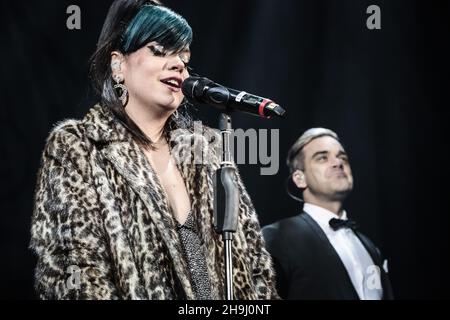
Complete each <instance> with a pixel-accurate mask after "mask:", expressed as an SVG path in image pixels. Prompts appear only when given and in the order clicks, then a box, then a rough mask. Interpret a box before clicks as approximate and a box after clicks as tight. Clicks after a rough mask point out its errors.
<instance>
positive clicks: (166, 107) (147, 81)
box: [112, 42, 191, 113]
mask: <svg viewBox="0 0 450 320" xmlns="http://www.w3.org/2000/svg"><path fill="white" fill-rule="evenodd" d="M190 55H191V54H190V51H189V49H188V48H187V49H185V50H183V51H181V52H179V53H172V52H166V50H165V48H164V47H163V46H161V45H159V44H158V43H157V42H150V43H148V44H147V45H146V46H145V47H143V48H141V49H139V50H137V51H135V52H133V53H131V54H129V55H127V56H122V55H121V54H118V53H113V55H112V63H114V60H115V59H119V61H121V65H120V68H119V70H117V69H116V70H114V68H113V75H115V74H117V73H120V75H121V76H122V79H123V80H124V84H125V85H126V87H127V88H128V92H129V103H137V104H140V105H143V106H145V107H150V108H157V109H158V110H157V111H160V112H163V113H166V112H170V113H173V112H174V111H175V110H176V109H177V108H178V107H179V106H180V104H181V102H182V101H183V99H184V96H183V93H182V91H181V84H182V83H183V81H184V80H185V79H186V78H187V77H188V76H189V73H188V71H187V64H188V63H189V60H190Z"/></svg>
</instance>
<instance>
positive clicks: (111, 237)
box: [30, 105, 278, 300]
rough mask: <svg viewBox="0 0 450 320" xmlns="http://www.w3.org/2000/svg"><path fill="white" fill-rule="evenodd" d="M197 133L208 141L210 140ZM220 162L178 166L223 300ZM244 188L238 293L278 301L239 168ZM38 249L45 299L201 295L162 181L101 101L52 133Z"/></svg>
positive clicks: (37, 209)
mask: <svg viewBox="0 0 450 320" xmlns="http://www.w3.org/2000/svg"><path fill="white" fill-rule="evenodd" d="M208 130H211V131H212V129H209V128H208ZM192 138H193V139H203V140H201V141H202V142H203V143H205V144H204V145H203V147H207V141H206V142H205V141H204V138H203V137H197V136H196V135H195V134H194V133H192ZM176 143H177V142H176V139H174V140H171V145H176ZM208 152H210V153H211V151H208ZM211 154H212V153H211ZM215 159H216V161H215V162H214V161H213V162H212V163H210V164H208V165H206V164H205V165H198V164H192V163H181V164H177V165H178V168H179V169H180V172H181V174H182V176H183V178H184V180H185V184H186V187H187V190H188V192H189V196H190V198H191V202H192V210H193V213H194V214H195V216H196V217H197V220H198V223H199V227H200V230H201V237H202V239H201V240H202V243H203V246H204V249H205V257H206V261H207V269H208V272H209V276H210V278H211V292H212V293H213V297H214V299H224V280H225V275H224V271H223V270H224V258H223V244H222V240H221V239H220V236H218V235H217V234H216V233H215V231H214V228H213V189H212V183H213V182H212V174H213V172H214V170H215V169H217V167H218V160H217V156H215ZM238 184H239V188H240V192H241V198H240V204H239V226H238V230H237V232H236V235H235V237H234V243H233V253H234V257H233V264H234V284H235V297H236V299H272V298H277V297H278V296H277V293H276V290H275V283H274V271H273V269H272V261H271V258H270V255H269V254H268V252H267V251H266V249H265V248H264V241H263V238H262V236H261V231H260V225H259V222H258V219H257V216H256V214H255V210H254V207H253V205H252V202H251V200H250V198H249V196H248V193H247V191H246V189H245V187H244V185H243V184H242V181H241V178H240V177H239V174H238ZM30 248H31V249H32V250H33V251H34V253H35V254H36V255H37V259H38V262H37V267H36V272H35V287H36V290H37V292H38V294H39V297H40V298H41V299H138V300H140V299H156V300H162V299H187V300H190V299H195V295H194V293H193V288H192V284H191V280H190V277H189V273H188V272H187V263H186V261H184V258H183V254H182V247H181V243H180V240H179V235H178V233H177V231H176V221H175V219H174V218H173V217H172V214H171V212H170V209H169V207H168V204H167V202H166V198H165V196H164V191H163V189H162V187H161V184H160V183H159V181H158V179H157V177H156V174H155V172H154V171H153V169H152V167H151V166H150V164H149V162H148V160H147V158H146V157H145V155H144V153H143V152H142V151H141V149H140V147H139V146H138V145H137V144H136V142H134V140H133V139H132V138H131V135H130V133H129V132H128V130H127V129H125V127H124V126H123V125H122V124H121V123H120V122H119V121H117V119H116V118H115V117H114V115H113V114H112V112H111V111H110V110H109V109H107V108H103V107H101V106H99V105H97V106H95V107H93V108H92V109H91V110H90V111H89V112H88V114H87V115H86V116H85V118H84V119H83V120H65V121H63V122H61V123H59V124H57V125H56V126H55V127H54V129H53V130H52V132H51V134H50V135H49V137H48V140H47V143H46V147H45V150H44V152H43V155H42V162H41V167H40V170H39V173H38V181H37V187H36V192H35V199H34V211H33V217H32V228H31V243H30Z"/></svg>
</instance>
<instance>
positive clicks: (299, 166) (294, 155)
mask: <svg viewBox="0 0 450 320" xmlns="http://www.w3.org/2000/svg"><path fill="white" fill-rule="evenodd" d="M327 136H328V137H332V138H334V139H336V140H337V141H339V137H338V135H337V134H336V133H335V132H334V131H331V130H330V129H325V128H312V129H308V130H306V131H305V133H303V134H302V135H301V136H300V138H298V140H297V141H296V142H295V143H294V145H293V146H292V147H291V149H290V150H289V152H288V156H287V166H288V168H289V173H290V174H292V173H294V171H296V170H304V169H305V168H304V165H305V158H304V155H303V152H302V150H303V148H304V147H305V146H306V145H307V144H308V143H310V142H311V141H313V140H314V139H317V138H321V137H327Z"/></svg>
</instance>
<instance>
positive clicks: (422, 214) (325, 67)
mask: <svg viewBox="0 0 450 320" xmlns="http://www.w3.org/2000/svg"><path fill="white" fill-rule="evenodd" d="M72 4H76V5H78V6H80V8H81V23H82V25H81V27H82V29H81V30H75V31H70V30H68V29H67V27H66V20H67V18H68V16H69V15H68V14H66V8H67V7H68V6H69V5H72ZM110 4H111V1H104V0H102V1H98V0H96V1H76V0H72V1H67V0H63V1H50V0H46V1H37V0H30V1H11V0H3V1H1V2H0V13H1V19H0V23H1V25H0V30H1V41H0V43H1V50H0V55H1V56H0V58H1V59H0V71H1V72H0V77H1V78H0V81H1V82H0V84H1V89H2V90H1V91H0V92H1V93H0V106H1V108H0V112H1V118H0V119H1V123H0V124H1V126H0V143H1V145H0V150H1V155H2V156H1V165H0V177H1V181H2V183H1V192H0V197H1V201H0V205H1V210H0V228H1V229H0V271H1V272H0V274H1V278H0V297H1V298H7V299H33V298H35V296H34V293H33V287H32V286H33V268H34V264H35V260H34V257H33V256H32V254H31V252H30V251H29V250H28V249H27V246H28V242H29V230H30V217H31V212H32V206H33V190H34V187H35V182H36V173H37V169H38V167H39V161H40V156H41V152H42V149H43V147H44V143H45V138H46V137H47V135H48V133H49V131H50V130H51V128H52V125H53V124H54V123H56V122H57V121H60V120H62V119H65V118H80V117H82V116H83V115H84V114H85V113H86V111H87V110H88V109H89V107H90V106H91V105H92V104H93V102H94V101H93V100H92V95H91V92H90V90H89V85H88V79H87V68H88V58H89V56H90V55H91V54H92V52H93V51H94V49H95V44H96V41H97V38H98V35H99V33H100V29H101V26H102V24H103V21H104V18H105V16H106V12H107V10H108V8H109V5H110ZM165 4H167V5H168V6H169V7H171V8H172V9H174V10H176V11H178V12H179V13H181V14H182V15H183V16H184V17H185V18H186V19H187V20H188V21H189V22H190V24H191V26H192V27H193V29H194V33H195V38H194V43H193V46H192V52H193V58H192V66H193V67H194V68H195V70H196V72H197V73H200V74H202V75H206V76H208V77H209V78H211V79H214V80H215V81H217V82H219V83H222V84H224V85H227V86H230V87H234V88H239V89H242V90H246V91H248V92H252V93H254V94H258V95H262V96H266V97H270V98H272V99H274V100H275V101H277V102H278V103H280V104H281V105H282V106H284V107H285V108H286V109H287V110H288V115H287V118H286V119H284V120H273V121H267V120H263V119H259V118H256V117H252V116H249V115H245V114H236V115H234V117H233V119H234V126H235V127H236V128H243V129H247V128H257V129H258V128H259V129H279V130H280V160H279V162H280V171H279V174H278V175H276V176H261V175H260V166H258V165H243V166H241V167H240V168H241V172H242V175H243V177H244V181H245V183H246V186H247V189H248V191H249V193H250V195H251V196H252V198H253V201H254V204H255V206H256V209H257V212H258V214H259V216H260V220H261V224H262V225H266V224H269V223H271V222H273V221H275V220H277V219H279V218H284V217H288V216H291V215H295V214H297V213H299V212H300V206H299V204H297V203H296V202H294V201H293V200H291V199H290V198H289V197H288V196H287V195H286V194H285V191H284V180H285V178H286V176H287V174H288V173H287V169H286V167H285V155H286V152H287V150H288V148H289V146H290V145H291V144H292V143H293V142H294V141H295V140H296V139H297V138H298V136H299V135H300V134H301V133H303V131H304V130H306V129H307V128H310V127H315V126H322V127H328V128H330V129H333V130H335V131H336V132H337V133H338V134H339V135H340V137H341V139H342V140H343V142H344V144H345V146H346V149H347V152H348V153H349V154H350V157H351V164H352V168H353V173H354V177H355V180H356V185H355V190H354V192H353V194H352V196H351V198H350V199H349V201H348V203H347V205H346V208H347V211H348V213H349V215H350V216H351V217H352V218H354V219H355V220H357V221H358V222H359V223H360V225H361V226H362V229H363V230H364V231H365V233H366V234H368V235H369V236H370V237H371V238H372V240H374V241H375V242H376V243H377V245H378V246H379V247H380V248H381V249H382V251H383V252H384V254H385V255H386V256H387V257H388V258H389V262H390V263H389V266H390V273H391V278H392V282H393V286H394V290H395V294H396V297H397V298H399V299H435V298H449V297H450V293H449V292H450V291H449V290H448V288H449V287H450V276H448V275H447V273H448V271H449V270H450V268H449V264H448V257H449V251H450V250H449V249H450V248H449V244H450V235H449V227H450V221H449V214H450V210H449V209H450V206H449V202H448V197H449V192H448V187H447V183H448V180H449V177H450V175H449V171H450V169H449V157H448V154H449V153H448V148H449V143H448V136H449V135H448V130H449V128H448V118H449V111H448V106H449V103H448V98H447V96H448V94H447V92H448V88H449V82H448V77H449V75H448V59H449V50H448V49H447V47H448V46H447V43H448V39H449V37H448V31H449V23H448V22H449V19H448V16H449V12H450V11H449V5H448V2H446V1H400V0H391V1H364V0H363V1H355V0H340V1H338V0H335V1H313V0H280V1H274V0H258V1H256V0H253V1H237V0H228V1H226V0H220V1H207V0H192V1H176V0H171V1H165ZM371 4H376V5H378V6H380V8H381V19H382V29H381V30H368V29H367V27H366V19H367V18H368V16H369V15H368V14H367V13H366V9H367V7H368V6H369V5H371ZM197 116H199V117H200V118H201V119H202V120H203V121H204V122H206V123H207V124H209V125H212V126H216V125H217V120H216V119H217V116H218V112H217V111H215V110H213V109H209V108H200V110H199V111H198V112H197Z"/></svg>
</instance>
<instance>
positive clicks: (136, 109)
mask: <svg viewBox="0 0 450 320" xmlns="http://www.w3.org/2000/svg"><path fill="white" fill-rule="evenodd" d="M125 111H126V113H127V114H128V116H129V117H130V118H131V120H133V121H134V123H136V125H137V126H138V127H139V129H141V130H142V132H143V133H145V135H146V136H147V137H149V138H150V140H151V141H152V142H154V143H158V142H161V140H162V139H163V137H164V127H165V125H166V122H167V119H169V117H170V114H169V113H162V112H157V108H150V107H145V106H141V105H139V104H136V103H132V102H131V101H130V103H128V104H127V106H126V108H125Z"/></svg>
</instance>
